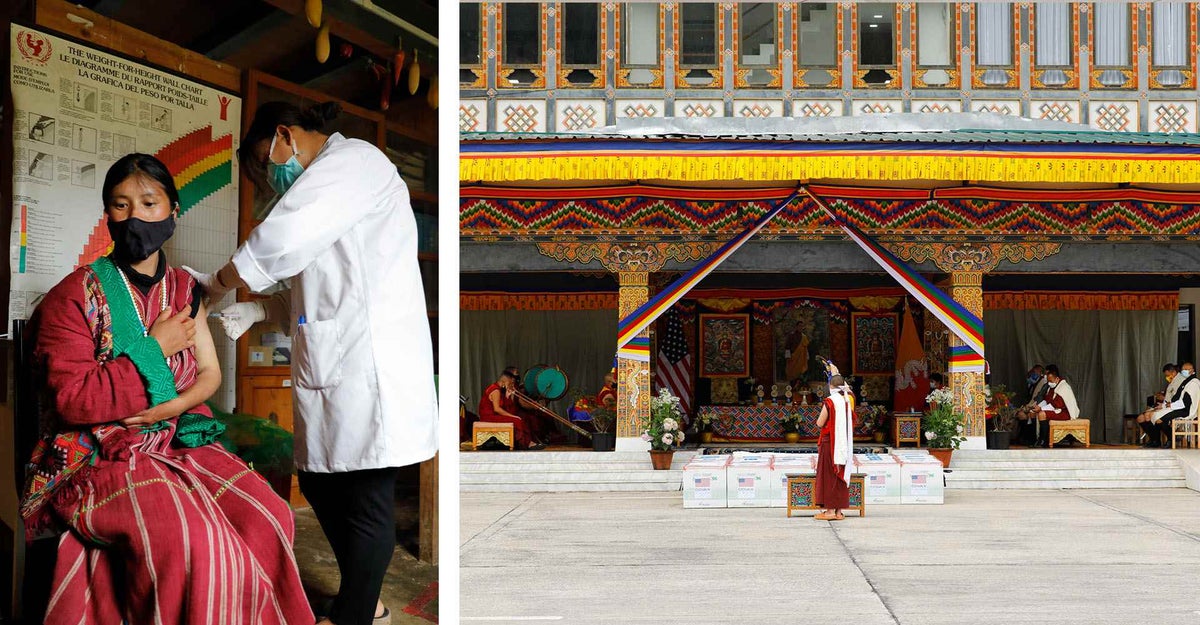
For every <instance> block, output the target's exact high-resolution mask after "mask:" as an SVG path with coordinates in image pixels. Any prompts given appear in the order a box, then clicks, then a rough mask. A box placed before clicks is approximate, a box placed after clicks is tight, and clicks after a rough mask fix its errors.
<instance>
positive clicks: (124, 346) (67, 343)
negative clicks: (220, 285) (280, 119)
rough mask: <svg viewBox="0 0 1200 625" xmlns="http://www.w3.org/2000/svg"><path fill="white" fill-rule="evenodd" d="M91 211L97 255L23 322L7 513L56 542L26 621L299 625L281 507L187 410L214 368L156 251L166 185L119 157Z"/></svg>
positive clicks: (214, 430) (199, 407) (288, 517)
mask: <svg viewBox="0 0 1200 625" xmlns="http://www.w3.org/2000/svg"><path fill="white" fill-rule="evenodd" d="M101 197H102V200H103V202H104V212H105V214H106V215H107V224H108V231H109V233H110V234H111V235H112V239H113V248H112V253H111V254H109V255H108V256H104V257H101V258H99V259H98V260H96V261H95V262H94V263H92V264H90V265H84V266H82V267H80V268H78V269H76V270H75V271H73V272H71V274H70V275H68V276H67V277H66V278H64V279H63V280H62V281H61V282H59V283H58V285H57V286H55V287H54V288H53V289H51V290H50V292H49V293H47V294H46V297H45V299H44V300H43V301H42V303H41V304H40V305H39V306H38V308H37V309H36V311H35V312H34V314H33V318H32V319H31V321H30V326H31V327H32V328H34V330H33V334H34V337H35V338H34V353H33V360H34V365H33V366H34V371H35V376H36V378H37V379H38V381H39V387H40V388H39V390H40V391H42V394H43V396H44V397H45V401H44V402H43V406H44V408H45V410H44V411H43V415H42V420H43V422H42V426H43V427H42V429H43V432H44V438H43V439H42V440H41V441H40V442H39V443H38V445H37V447H36V448H35V449H34V452H33V458H32V459H31V461H30V465H31V466H32V467H33V470H32V471H30V473H29V477H28V481H27V483H26V487H25V489H24V495H23V497H22V501H21V516H22V517H23V518H24V520H25V526H26V528H27V531H28V534H29V537H31V538H32V537H36V536H37V535H39V534H44V533H47V532H51V531H53V532H57V531H62V532H63V535H62V538H61V539H60V540H59V543H58V557H57V559H56V563H55V571H54V582H53V585H54V588H53V590H52V596H53V600H51V602H50V605H49V606H48V608H47V613H46V615H45V618H44V620H43V622H45V623H121V622H127V623H160V624H167V625H171V624H176V623H207V622H213V619H214V618H216V615H221V618H222V620H226V621H228V622H240V623H272V624H275V623H296V624H303V625H312V623H313V621H314V618H313V613H312V610H311V609H310V608H309V605H308V601H307V600H306V599H305V595H304V588H302V587H301V584H300V572H299V570H298V569H297V567H296V560H295V558H294V557H293V555H292V540H293V538H294V536H295V522H294V517H293V516H292V510H291V508H290V507H289V506H288V504H287V502H286V501H284V500H283V499H281V498H280V497H279V495H276V494H275V492H274V491H273V490H272V489H271V487H270V485H269V484H268V483H267V481H266V480H265V479H263V478H262V476H261V475H259V474H258V473H255V472H254V471H252V470H251V469H250V468H249V467H248V466H247V465H246V463H245V462H243V461H242V460H241V459H240V458H238V457H237V456H235V455H233V454H231V453H229V452H228V451H226V450H225V448H224V447H222V446H221V445H220V444H219V443H217V442H216V438H217V435H218V434H220V433H221V431H223V426H222V424H221V423H220V422H218V421H215V420H214V419H213V416H212V411H211V410H210V409H209V408H208V406H206V405H205V404H204V401H205V400H207V399H208V398H209V397H210V396H211V395H212V394H213V393H214V392H215V391H216V390H217V387H218V386H220V384H221V369H220V366H219V363H218V361H217V352H216V349H215V348H214V346H213V340H212V336H211V334H210V333H209V329H208V323H207V320H206V314H205V307H204V305H203V303H201V301H200V300H201V296H202V294H203V291H202V290H201V289H199V288H197V283H196V280H194V279H193V278H192V277H191V276H190V275H188V274H187V272H185V271H184V270H183V269H180V268H177V267H173V266H171V265H169V264H168V261H167V258H166V255H165V254H164V253H163V252H162V251H161V248H162V246H163V245H164V244H165V243H166V242H167V241H168V240H169V239H170V238H171V235H172V233H173V232H174V231H175V227H176V224H175V220H176V219H177V218H178V215H179V210H180V207H179V192H178V190H177V189H176V187H175V182H174V180H173V178H172V177H171V174H170V172H169V171H168V170H167V167H166V165H164V164H163V163H162V162H161V161H159V160H158V159H156V158H154V157H153V156H150V155H147V154H130V155H128V156H124V157H122V158H121V159H120V160H118V161H117V162H116V163H114V164H113V166H112V167H111V168H110V169H109V170H108V174H107V175H106V177H105V179H104V185H103V191H102V196H101ZM197 319H199V323H197V321H196V320H197Z"/></svg>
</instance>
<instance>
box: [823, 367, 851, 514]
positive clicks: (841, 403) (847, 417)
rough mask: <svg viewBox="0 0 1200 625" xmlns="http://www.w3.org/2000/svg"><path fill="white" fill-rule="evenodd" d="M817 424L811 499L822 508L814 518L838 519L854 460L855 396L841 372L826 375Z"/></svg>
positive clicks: (847, 499) (847, 501) (845, 501)
mask: <svg viewBox="0 0 1200 625" xmlns="http://www.w3.org/2000/svg"><path fill="white" fill-rule="evenodd" d="M835 370H836V369H835ZM817 427H819V428H821V436H820V438H819V439H817V483H816V488H814V490H813V500H814V501H813V502H814V503H816V504H817V505H818V506H821V507H822V508H823V510H821V511H820V512H819V513H817V515H816V517H815V518H816V519H817V520H820V521H841V520H843V519H845V518H846V517H845V515H843V514H842V509H844V508H849V507H850V472H851V471H850V469H849V465H850V463H851V462H853V460H854V398H853V396H852V395H851V394H850V388H849V387H848V386H846V380H845V378H843V377H842V376H841V375H834V376H833V377H831V378H830V379H829V397H827V398H825V402H824V403H823V404H822V405H821V414H820V416H819V417H817Z"/></svg>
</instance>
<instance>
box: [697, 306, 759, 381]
mask: <svg viewBox="0 0 1200 625" xmlns="http://www.w3.org/2000/svg"><path fill="white" fill-rule="evenodd" d="M700 375H701V376H703V377H706V378H719V377H734V378H744V377H747V376H749V375H750V315H747V314H740V315H704V314H702V315H700Z"/></svg>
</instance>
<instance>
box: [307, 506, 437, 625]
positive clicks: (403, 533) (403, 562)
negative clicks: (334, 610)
mask: <svg viewBox="0 0 1200 625" xmlns="http://www.w3.org/2000/svg"><path fill="white" fill-rule="evenodd" d="M416 531H417V505H416V501H415V500H399V501H397V502H396V538H397V543H398V544H397V545H396V550H395V552H394V553H393V555H392V563H391V566H389V567H388V572H387V575H386V576H385V577H384V579H383V590H382V592H381V593H380V600H381V601H383V604H384V605H385V606H387V607H388V609H389V610H391V613H392V623H393V625H429V623H431V622H433V623H436V622H437V613H438V612H437V609H438V601H437V595H436V592H437V578H438V568H437V567H436V566H433V565H430V564H425V563H423V562H420V561H418V560H417V559H416V553H417V544H416ZM296 562H297V564H298V565H299V566H300V578H301V579H302V580H303V581H304V589H305V590H306V591H307V593H308V598H309V602H310V603H312V604H313V605H314V606H322V605H324V604H325V603H326V602H327V601H328V600H329V599H330V598H332V597H333V595H335V594H337V589H338V583H339V580H340V579H341V576H340V575H339V574H338V568H337V561H336V560H335V559H334V557H333V550H332V549H330V547H329V541H327V540H325V534H324V533H322V532H321V526H320V524H319V523H317V517H316V515H314V514H313V511H312V509H311V508H301V509H298V510H296ZM431 593H432V594H431ZM405 608H408V610H409V613H405Z"/></svg>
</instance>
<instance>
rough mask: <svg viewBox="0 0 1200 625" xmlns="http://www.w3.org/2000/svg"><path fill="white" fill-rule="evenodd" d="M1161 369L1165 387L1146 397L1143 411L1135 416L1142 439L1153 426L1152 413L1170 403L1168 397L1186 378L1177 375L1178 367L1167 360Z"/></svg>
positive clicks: (1161, 409) (1170, 396)
mask: <svg viewBox="0 0 1200 625" xmlns="http://www.w3.org/2000/svg"><path fill="white" fill-rule="evenodd" d="M1162 371H1163V377H1164V378H1165V379H1166V381H1167V387H1166V389H1165V390H1162V391H1159V392H1157V393H1155V394H1154V397H1153V399H1151V398H1146V410H1145V411H1143V412H1142V414H1140V415H1138V418H1137V424H1138V427H1141V428H1142V430H1143V432H1142V436H1141V438H1142V440H1145V439H1146V437H1147V436H1148V435H1149V433H1150V431H1151V429H1152V428H1153V426H1154V421H1155V417H1154V413H1156V412H1159V411H1163V410H1164V409H1165V408H1166V407H1167V406H1168V405H1170V403H1171V401H1170V398H1172V397H1174V396H1175V393H1176V391H1178V390H1179V386H1180V385H1181V384H1183V382H1184V380H1186V379H1187V378H1185V377H1184V376H1181V375H1179V368H1178V367H1176V366H1175V365H1173V364H1171V363H1169V362H1168V363H1167V364H1165V365H1163V368H1162ZM1166 412H1167V411H1163V412H1161V413H1160V414H1159V416H1160V417H1161V416H1162V414H1166ZM1148 428H1151V429H1148ZM1147 442H1148V441H1147Z"/></svg>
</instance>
